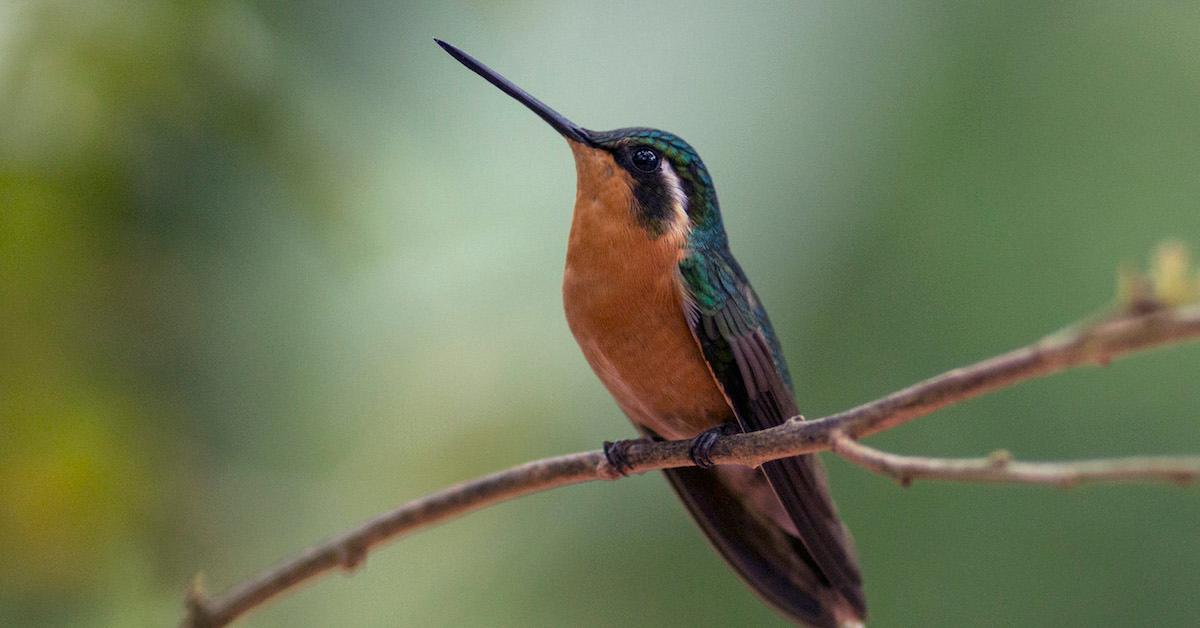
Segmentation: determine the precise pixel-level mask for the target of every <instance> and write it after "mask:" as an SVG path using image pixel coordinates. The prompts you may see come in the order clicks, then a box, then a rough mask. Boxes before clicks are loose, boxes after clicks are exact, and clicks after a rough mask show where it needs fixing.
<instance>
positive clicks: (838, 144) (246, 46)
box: [0, 0, 1200, 626]
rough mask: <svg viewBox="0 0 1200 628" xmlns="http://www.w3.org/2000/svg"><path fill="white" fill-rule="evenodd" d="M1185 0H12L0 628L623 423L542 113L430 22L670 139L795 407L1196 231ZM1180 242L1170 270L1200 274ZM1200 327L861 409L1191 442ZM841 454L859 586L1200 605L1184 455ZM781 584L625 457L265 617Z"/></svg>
mask: <svg viewBox="0 0 1200 628" xmlns="http://www.w3.org/2000/svg"><path fill="white" fill-rule="evenodd" d="M1198 29H1200V9H1198V8H1197V7H1195V6H1190V5H1187V4H1180V3H1141V4H1138V5H1136V6H1133V5H1128V4H1126V3H1120V2H1090V3H1040V2H1003V3H1001V2H993V3H986V2H972V3H958V2H948V1H929V2H918V3H908V4H903V5H901V4H879V3H869V2H816V3H805V4H791V3H787V4H783V3H781V4H763V5H756V6H755V7H754V10H749V9H747V8H745V7H734V6H726V5H723V4H720V3H713V4H710V5H707V6H704V7H699V6H696V5H694V4H693V3H660V4H653V5H648V4H645V3H636V4H635V3H616V4H606V5H603V6H600V5H595V4H593V3H579V4H563V3H548V2H547V3H528V4H521V5H508V4H501V5H497V4H492V3H443V4H439V5H437V6H429V5H421V4H406V3H395V2H367V3H355V4H353V5H349V6H339V5H333V4H326V3H317V2H308V1H302V2H292V3H281V2H269V1H259V2H254V1H250V0H216V1H214V2H195V1H182V0H181V1H175V2H163V1H151V0H129V1H126V2H119V3H116V2H101V1H97V0H81V1H78V2H61V1H50V0H46V1H44V2H33V1H25V0H8V1H7V2H0V504H3V506H2V507H0V625H38V626H41V625H45V626H57V625H72V626H90V625H96V626H100V625H168V624H170V623H172V622H173V621H175V620H176V618H177V617H178V616H179V612H180V605H181V600H182V593H183V591H184V589H185V587H186V585H187V583H188V582H189V581H190V579H191V577H192V575H193V574H194V573H195V572H196V571H199V570H203V571H205V572H206V573H207V575H208V581H209V584H210V588H213V589H218V590H219V589H223V588H224V587H225V586H228V585H230V584H232V583H233V582H234V581H236V580H238V579H240V578H243V577H246V576H248V575H249V574H251V573H253V572H254V571H255V570H257V569H259V568H262V567H263V566H265V565H267V564H269V563H271V562H273V561H275V560H277V559H278V558H280V557H282V556H285V555H288V554H291V553H294V552H295V551H297V550H298V549H299V548H301V547H303V546H305V545H306V544H308V543H311V542H312V541H314V540H316V539H318V538H320V537H322V536H325V535H328V534H330V533H332V532H333V531H335V530H338V529H341V528H344V527H346V526H347V525H349V524H351V523H352V522H355V521H357V520H359V519H362V518H364V517H366V516H369V515H370V514H372V513H375V512H377V511H379V510H382V509H383V508H385V507H387V506H388V505H391V504H394V503H397V502H398V501H401V500H404V499H407V498H410V497H414V496H417V495H419V494H421V493H423V492H426V491H428V490H431V489H434V488H437V487H439V486H441V485H444V484H447V483H450V482H452V481H456V480H460V479H463V478H466V477H469V476H472V475H475V474H478V473H481V472H485V471H489V470H492V469H495V468H498V467H500V466H502V465H507V464H512V463H516V462H519V461H524V460H527V459H531V458H534V457H540V456H544V455H550V454H554V453H561V452H564V451H569V450H575V449H583V448H593V447H595V446H597V445H598V444H599V442H600V441H601V440H603V439H605V438H613V437H619V436H622V435H626V434H630V433H631V430H630V429H629V428H628V427H627V426H626V424H625V423H624V422H623V420H622V419H621V418H620V417H619V413H618V411H617V409H616V407H615V406H614V405H613V404H612V402H611V401H610V400H609V399H608V398H607V397H606V395H605V394H604V392H603V390H602V389H601V388H600V386H599V385H598V383H597V382H596V381H595V378H594V377H593V376H592V375H591V373H590V372H588V369H587V367H586V365H585V364H584V363H583V360H582V359H581V357H580V356H579V355H578V351H577V349H576V348H575V347H574V345H573V342H572V341H571V339H570V336H569V333H568V332H567V330H566V326H565V324H564V323H563V321H562V316H561V312H560V310H559V307H560V306H559V303H558V296H557V290H558V282H559V273H560V272H561V268H562V253H563V249H564V247H565V235H566V230H567V227H568V224H569V220H570V216H569V208H570V204H571V200H572V198H573V186H574V180H573V167H572V165H571V162H570V156H569V153H568V151H567V150H566V149H565V148H564V147H563V146H562V142H561V139H559V138H557V137H556V136H555V135H554V134H553V132H551V131H549V130H548V129H546V128H544V125H543V124H542V123H541V122H540V121H539V120H537V119H536V118H535V117H533V116H531V115H529V113H528V112H527V111H525V110H523V109H522V108H520V107H519V106H517V105H516V104H515V103H513V102H511V101H509V100H507V99H506V98H504V96H503V95H502V94H500V93H499V92H497V91H496V90H494V89H493V88H491V87H489V86H487V85H486V84H484V83H483V82H482V81H480V80H479V79H478V78H477V77H475V76H473V75H471V74H470V73H469V72H466V71H465V70H464V69H463V68H461V67H460V66H458V64H456V63H454V62H453V61H452V60H451V59H449V58H448V57H446V56H445V54H444V53H442V52H441V51H440V50H438V49H437V47H436V46H434V45H433V44H432V42H431V41H430V38H431V37H432V36H439V37H443V38H445V39H447V40H448V41H451V42H454V43H456V44H458V45H461V46H463V47H464V48H465V49H466V50H468V51H470V52H471V53H472V54H475V55H477V56H479V57H480V58H481V59H483V60H485V61H486V62H487V63H489V64H491V65H493V66H494V67H496V68H498V69H500V70H501V71H503V72H505V73H506V74H507V75H509V76H510V78H512V79H513V80H514V81H516V82H518V83H519V84H521V85H523V86H524V87H526V88H528V89H529V90H530V91H531V92H533V93H534V94H536V95H537V96H539V97H541V98H543V99H544V100H546V102H548V103H550V104H552V105H553V106H555V107H556V108H558V109H559V110H561V111H563V112H564V113H566V114H568V115H569V116H571V117H572V118H574V119H575V120H577V121H578V122H580V123H581V124H583V125H584V126H587V127H590V128H613V127H618V126H628V125H634V124H638V125H640V124H646V125H654V126H661V127H665V128H668V129H670V130H672V131H675V132H678V133H680V134H681V135H683V136H684V137H686V138H688V139H689V141H691V143H692V144H693V145H695V146H696V147H697V148H698V149H699V150H700V152H701V153H702V154H703V155H704V157H705V160H706V162H707V163H708V165H709V169H710V170H711V171H712V173H713V175H714V177H715V178H716V181H717V184H718V186H719V188H720V190H721V199H722V202H723V206H724V209H725V214H726V222H727V226H728V228H729V230H730V233H731V239H732V241H733V245H734V250H735V252H737V253H738V254H739V257H740V259H741V261H742V263H743V265H744V266H745V267H746V268H747V271H748V273H749V274H750V276H751V277H752V278H753V279H754V280H755V283H756V287H757V288H758V291H759V293H760V294H761V295H762V296H763V298H764V300H765V301H766V303H767V305H768V306H769V307H770V309H771V312H772V317H773V319H774V320H775V323H776V325H777V327H778V328H779V332H780V334H781V337H782V340H783V342H784V346H785V348H786V350H787V352H788V355H789V356H790V358H791V362H792V370H793V374H794V376H795V377H796V380H797V388H798V390H799V391H800V394H801V406H802V408H803V409H804V410H805V412H806V414H808V415H809V416H819V415H821V414H824V413H827V412H832V411H836V410H838V409H842V408H844V407H847V406H849V405H851V404H854V403H857V402H861V401H865V400H868V399H871V398H873V397H875V396H878V395H880V394H883V393H886V392H888V391H890V390H893V389H895V388H898V387H900V386H903V385H906V384H908V383H911V382H912V381H914V380H916V379H919V378H921V377H925V376H928V375H932V374H934V373H937V372H940V371H942V370H945V369H947V368H951V367H953V366H956V365H958V364H961V363H965V362H968V361H971V360H974V359H977V358H981V357H984V356H987V355H990V354H994V353H997V352H999V351H1002V350H1005V349H1008V348H1011V347H1012V346H1015V345H1017V344H1022V343H1024V342H1027V341H1029V340H1031V339H1033V338H1037V337H1039V336H1040V335H1041V334H1044V333H1045V332H1047V331H1050V330H1053V329H1057V328H1059V327H1061V326H1062V325H1063V324H1066V323H1069V322H1071V321H1073V320H1075V319H1078V318H1080V317H1081V316H1084V315H1086V314H1087V313H1088V312H1090V311H1093V310H1094V309H1095V308H1097V307H1099V306H1102V305H1103V303H1104V301H1105V300H1106V299H1107V298H1108V292H1109V290H1110V288H1109V281H1111V280H1110V277H1111V269H1112V268H1114V267H1115V266H1116V265H1117V264H1118V263H1120V262H1122V261H1123V260H1129V259H1140V258H1142V257H1143V256H1144V255H1145V252H1146V251H1150V250H1152V249H1153V248H1154V247H1155V246H1156V245H1157V243H1159V242H1161V241H1163V240H1165V239H1168V238H1178V239H1179V240H1180V242H1182V243H1186V244H1191V245H1193V246H1194V245H1195V244H1196V243H1197V241H1200V211H1197V209H1198V208H1197V199H1200V178H1197V177H1196V176H1195V170H1196V165H1197V163H1200V141H1197V140H1198V139H1200V117H1197V116H1196V115H1195V112H1196V106H1197V102H1200V57H1197V56H1196V55H1195V54H1194V47H1195V35H1196V33H1197V32H1198ZM1183 251H1184V249H1182V248H1178V247H1175V248H1166V249H1163V252H1162V253H1160V254H1159V255H1158V257H1157V261H1156V262H1155V263H1154V264H1153V270H1152V272H1151V276H1152V277H1153V278H1154V281H1153V285H1154V286H1155V291H1156V292H1155V296H1156V298H1160V299H1162V300H1164V301H1166V302H1170V303H1175V302H1183V301H1187V300H1192V299H1194V298H1195V295H1196V291H1197V285H1198V282H1200V279H1198V278H1196V277H1195V274H1194V270H1189V269H1190V268H1191V267H1190V266H1189V262H1188V260H1187V258H1186V257H1185V255H1184V253H1183ZM1130 289H1132V288H1130ZM1198 360H1200V352H1197V350H1196V349H1195V348H1184V349H1177V350H1173V351H1169V352H1161V353H1156V354H1153V355H1150V356H1145V357H1139V358H1136V359H1133V360H1128V361H1123V362H1119V363H1117V364H1114V365H1113V366H1112V367H1110V368H1108V369H1104V370H1094V371H1080V372H1074V373H1070V374H1068V375H1065V376H1062V377H1058V378H1055V379H1052V380H1048V381H1044V382H1035V383H1031V384H1028V385H1025V386H1021V387H1018V388H1016V389H1013V390H1008V391H1004V392H1001V393H999V394H996V395H993V396H990V397H988V398H985V399H981V400H979V401H975V402H972V403H969V404H966V405H964V406H962V407H960V408H954V409H951V410H949V411H946V412H942V413H939V414H938V415H936V416H934V417H930V418H928V419H925V420H923V421H921V422H918V423H916V424H913V425H911V426H908V427H906V428H904V429H902V430H896V431H893V432H890V433H888V434H884V435H881V436H880V437H879V438H878V439H877V440H875V441H873V442H872V444H873V445H878V446H882V447H885V448H890V449H895V450H897V451H904V452H912V453H925V454H929V455H977V454H979V453H981V452H985V451H989V450H992V449H995V448H997V447H1005V448H1008V449H1010V450H1012V451H1013V452H1014V453H1015V454H1016V455H1018V456H1020V457H1022V458H1071V457H1081V456H1099V455H1108V454H1134V453H1158V452H1163V453H1171V452H1180V453H1182V452H1195V451H1200V430H1197V429H1196V421H1195V418H1196V415H1197V411H1198V410H1197V408H1198V404H1200V398H1197V395H1196V386H1195V373H1196V368H1197V366H1196V365H1197V361H1198ZM830 471H831V477H832V480H833V483H834V488H835V493H836V494H837V497H838V501H839V504H840V506H841V510H842V512H843V515H844V517H845V518H846V520H847V521H848V523H849V524H850V526H851V528H852V529H853V530H854V532H855V535H856V538H857V541H858V546H859V548H860V551H861V553H862V558H863V563H864V570H865V573H866V576H867V578H868V594H869V596H870V599H871V603H872V608H873V615H874V618H875V621H874V622H873V625H878V626H912V625H920V626H962V625H971V626H993V625H994V626H1010V625H1024V626H1076V625H1077V626H1094V625H1147V626H1151V625H1152V626H1171V625H1188V624H1190V623H1191V622H1194V618H1195V617H1196V616H1198V615H1200V599H1197V598H1196V596H1195V595H1193V594H1194V592H1195V591H1196V590H1197V589H1198V587H1200V538H1198V537H1197V536H1196V534H1195V529H1194V528H1195V522H1196V521H1197V520H1198V519H1200V500H1197V498H1196V495H1195V491H1189V490H1178V489H1173V488H1166V487H1091V488H1087V489H1081V490H1078V491H1073V492H1070V493H1060V492H1054V491H1043V490H1037V489H1027V488H1015V487H992V486H946V485H917V486H915V487H913V488H912V489H909V490H903V491H902V490H899V489H897V488H895V487H894V485H892V484H891V483H890V482H888V481H886V480H884V479H882V478H878V477H873V476H870V475H867V474H864V473H862V472H860V471H859V470H857V469H854V468H851V467H848V466H846V465H843V464H841V463H840V462H838V461H836V460H830ZM714 600H715V601H716V602H714ZM773 622H778V619H777V618H776V617H775V616H774V615H773V614H772V613H771V612H770V611H768V610H766V609H764V608H763V607H762V606H761V605H760V604H759V603H758V602H757V600H755V599H754V598H753V596H752V595H751V594H749V593H748V592H747V591H746V590H745V589H744V588H743V587H741V586H740V585H739V584H738V583H737V582H736V580H735V578H734V576H733V575H732V574H731V573H730V572H729V571H728V569H726V568H725V567H724V566H723V565H722V564H721V563H720V561H719V559H717V558H716V557H715V555H714V554H713V553H712V552H711V551H710V550H709V549H708V548H707V547H706V546H705V545H704V542H703V540H702V539H701V537H700V535H699V534H697V533H696V532H695V531H694V530H693V527H692V525H691V524H690V523H689V522H688V521H687V520H686V518H685V516H684V515H683V513H682V509H681V508H680V507H679V506H678V505H677V504H675V503H674V502H673V500H672V499H671V498H670V496H669V490H668V489H667V488H666V487H665V485H664V483H663V482H662V481H661V479H660V478H658V477H655V476H647V477H645V478H635V479H631V480H627V481H623V482H618V483H611V484H605V485H595V486H582V487H576V488H572V489H567V490H562V491H555V492H553V493H550V494H546V495H539V496H535V497H532V498H528V499H525V500H521V501H519V502H515V503H512V504H507V505H504V506H501V507H498V508H495V509H491V510H489V511H486V512H482V513H478V514H476V515H473V516H471V517H469V518H466V519H464V520H462V521H460V522H456V523H453V524H450V525H447V526H445V527H441V528H438V529H436V530H431V531H427V532H424V533H422V534H420V535H417V536H414V537H412V538H409V539H406V540H405V541H404V542H403V543H401V544H400V545H398V546H397V547H395V548H392V549H390V550H387V551H384V552H381V553H379V554H378V555H375V556H372V557H371V559H370V560H369V561H368V564H367V565H366V567H365V568H363V569H361V570H360V572H359V573H358V574H356V575H355V576H354V577H353V578H348V579H343V578H334V579H331V580H329V581H325V582H322V583H321V584H320V585H318V586H315V587H312V588H308V589H305V590H304V591H302V592H300V593H298V594H297V595H295V596H293V597H290V598H288V599H287V600H285V601H282V602H279V603H277V604H274V605H272V606H271V607H269V608H268V609H265V610H263V611H262V612H261V613H259V614H256V615H254V616H253V617H252V618H251V619H250V620H249V621H247V622H246V623H247V625H251V626H290V625H356V626H394V625H405V624H416V625H440V626H464V625H478V626H484V625H486V626H496V625H512V626H528V625H580V626H587V625H597V626H604V625H646V626H652V625H653V626H657V625H711V626H723V625H747V624H752V625H766V624H772V623H773Z"/></svg>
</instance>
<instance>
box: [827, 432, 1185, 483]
mask: <svg viewBox="0 0 1200 628" xmlns="http://www.w3.org/2000/svg"><path fill="white" fill-rule="evenodd" d="M829 445H830V446H829V449H830V451H832V452H833V453H835V454H837V455H839V456H841V457H842V458H845V459H846V460H849V461H850V462H853V463H854V464H856V465H859V466H860V467H863V468H865V469H867V470H869V471H874V472H875V473H878V474H880V475H886V476H889V477H892V478H895V480H896V481H897V482H899V483H900V484H901V485H903V486H908V485H910V484H912V482H913V480H951V481H954V482H996V483H1012V484H1043V485H1050V486H1057V487H1059V488H1071V487H1073V486H1075V485H1077V484H1083V483H1085V482H1173V483H1175V484H1187V483H1189V482H1193V481H1195V480H1196V479H1197V478H1200V456H1176V457H1166V456H1139V457H1132V458H1108V459H1103V460H1080V461H1076V462H1018V461H1016V460H1013V459H1012V455H1011V454H1009V453H1008V452H1007V451H1003V450H1000V451H995V452H992V454H991V455H989V456H988V457H986V458H924V457H921V456H901V455H897V454H891V453H888V452H886V451H880V450H878V449H874V448H872V447H867V446H866V445H863V444H862V443H860V442H858V441H856V440H854V439H852V438H850V437H849V436H846V435H845V434H842V433H840V432H835V433H834V434H833V435H832V437H831V438H830V443H829Z"/></svg>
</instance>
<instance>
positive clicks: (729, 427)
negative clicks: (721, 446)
mask: <svg viewBox="0 0 1200 628" xmlns="http://www.w3.org/2000/svg"><path fill="white" fill-rule="evenodd" d="M739 431H740V430H739V428H738V425H737V423H734V422H733V421H726V422H724V423H722V424H720V425H718V426H716V427H713V428H709V429H707V430H704V431H703V432H700V433H699V434H697V435H696V437H695V438H694V439H692V446H691V447H689V448H688V458H691V459H692V462H693V463H695V465H696V466H697V467H700V468H701V469H711V468H713V467H715V466H717V465H716V463H715V462H713V461H712V448H713V445H716V444H717V439H719V438H721V437H722V436H729V435H730V434H737V433H738V432H739Z"/></svg>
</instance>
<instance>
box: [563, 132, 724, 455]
mask: <svg viewBox="0 0 1200 628" xmlns="http://www.w3.org/2000/svg"><path fill="white" fill-rule="evenodd" d="M577 159H578V155H577ZM587 165H589V164H584V165H583V166H579V168H580V186H579V192H578V194H577V198H576V204H575V217H574V221H573V223H572V225H571V236H570V240H569V245H568V249H567V264H566V272H565V274H564V277H563V301H564V305H565V308H566V314H567V323H568V324H569V325H570V328H571V332H572V333H573V334H574V335H575V339H576V341H578V342H579V346H580V348H581V349H582V350H583V354H584V356H585V357H586V358H587V361H588V363H589V364H590V365H591V366H592V369H593V370H594V371H595V372H596V375H598V376H599V377H600V379H601V381H603V382H604V385H605V386H606V387H607V388H608V390H609V392H610V393H611V394H612V395H613V397H614V398H616V400H617V403H618V404H619V405H620V406H621V408H622V410H624V411H625V413H626V414H627V415H628V416H629V418H630V419H632V420H633V421H634V422H636V423H638V424H641V425H644V426H645V427H648V428H650V429H651V430H653V431H655V432H656V433H658V434H659V435H661V436H663V437H665V438H688V437H691V436H694V435H695V434H696V433H698V432H700V431H702V430H704V429H707V428H708V427H711V426H713V425H716V424H717V423H720V422H722V421H725V420H727V419H729V418H731V411H730V409H729V406H728V404H727V403H726V401H725V398H724V397H723V396H722V395H721V393H720V391H719V390H718V389H717V386H716V383H715V381H714V379H713V377H712V374H711V372H710V371H709V370H708V366H707V364H706V363H705V361H704V358H703V355H702V354H701V352H700V348H699V347H698V346H697V344H696V341H695V339H694V338H693V337H692V334H691V331H690V330H689V329H688V325H687V321H686V319H685V318H684V311H683V301H682V293H681V289H680V285H679V280H678V276H677V272H678V271H677V264H678V261H679V258H680V254H681V251H682V245H683V241H682V237H684V235H683V234H682V233H673V232H668V233H664V234H662V235H660V236H659V237H657V238H654V239H651V237H650V235H649V233H648V232H647V231H646V230H645V229H643V228H642V227H641V226H639V225H638V224H637V222H636V220H635V219H634V217H633V215H632V214H631V210H630V200H629V195H630V192H629V189H628V187H627V185H626V184H625V183H624V182H622V181H621V180H620V178H619V176H615V175H614V176H610V177H609V179H610V180H608V181H603V180H602V181H599V182H597V181H588V182H587V183H588V184H587V185H585V180H584V175H585V174H591V173H585V172H584V171H583V168H584V166H587ZM590 165H592V166H594V167H596V168H600V169H601V172H600V173H598V174H599V175H603V174H604V172H603V170H602V169H603V167H604V164H603V163H602V162H601V163H598V164H590Z"/></svg>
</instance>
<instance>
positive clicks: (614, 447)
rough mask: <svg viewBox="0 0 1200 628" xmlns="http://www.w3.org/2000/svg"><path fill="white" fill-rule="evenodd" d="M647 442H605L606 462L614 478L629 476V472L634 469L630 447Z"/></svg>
mask: <svg viewBox="0 0 1200 628" xmlns="http://www.w3.org/2000/svg"><path fill="white" fill-rule="evenodd" d="M645 442H647V441H646V440H644V439H632V440H618V441H607V440H606V441H604V460H605V461H607V462H608V468H609V470H610V471H612V472H613V477H614V478H619V477H624V476H626V475H629V470H630V469H631V468H633V463H631V462H629V446H630V445H633V444H641V443H645Z"/></svg>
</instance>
